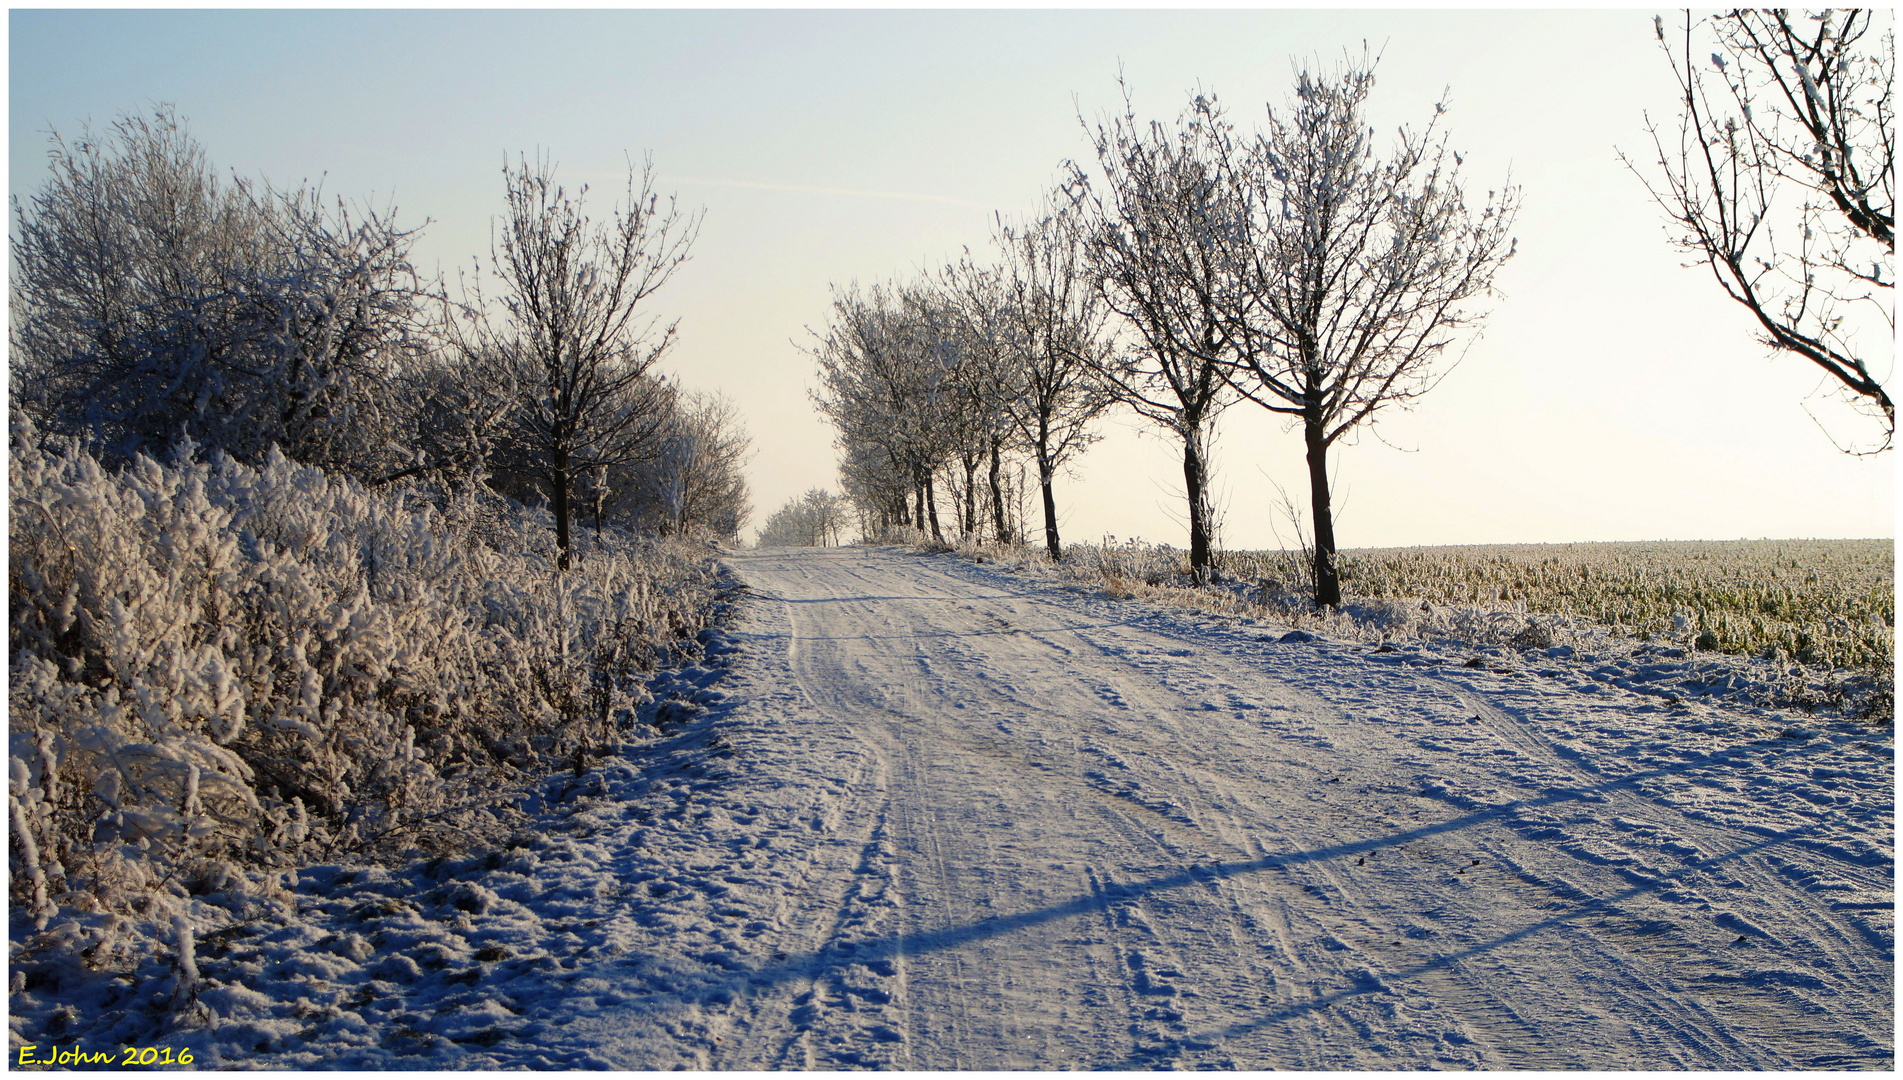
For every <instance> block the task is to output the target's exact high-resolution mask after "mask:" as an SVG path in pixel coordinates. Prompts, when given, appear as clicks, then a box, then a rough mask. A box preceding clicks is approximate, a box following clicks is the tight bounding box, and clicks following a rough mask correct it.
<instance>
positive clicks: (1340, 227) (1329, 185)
mask: <svg viewBox="0 0 1903 1080" xmlns="http://www.w3.org/2000/svg"><path fill="white" fill-rule="evenodd" d="M1373 85H1374V66H1373V64H1372V63H1371V62H1370V61H1369V60H1368V59H1367V58H1366V56H1365V55H1364V57H1363V58H1362V60H1361V61H1360V62H1359V63H1346V64H1344V65H1343V66H1342V67H1341V68H1339V69H1338V70H1336V71H1335V72H1334V73H1332V74H1325V75H1316V74H1312V73H1310V72H1308V71H1302V72H1301V73H1300V74H1299V75H1298V76H1297V79H1296V85H1295V96H1294V98H1293V100H1292V101H1291V102H1290V104H1289V106H1288V108H1287V109H1286V110H1285V111H1279V112H1278V111H1276V110H1274V109H1271V110H1270V111H1269V116H1268V128H1267V130H1266V131H1265V132H1262V133H1260V134H1259V135H1258V136H1257V137H1256V139H1255V140H1254V141H1253V143H1252V144H1251V145H1250V146H1249V147H1248V149H1247V153H1246V155H1245V156H1243V157H1242V158H1241V159H1239V160H1237V161H1235V162H1234V164H1233V166H1232V167H1231V168H1228V169H1225V170H1224V172H1225V174H1226V175H1227V176H1229V177H1231V178H1232V179H1233V180H1234V182H1236V183H1237V184H1239V186H1240V189H1239V191H1238V193H1237V201H1238V202H1239V203H1243V204H1246V205H1247V206H1248V207H1249V210H1250V213H1249V216H1248V228H1247V229H1238V230H1236V231H1235V232H1233V233H1231V234H1229V235H1230V237H1231V238H1232V239H1234V240H1237V241H1240V242H1239V243H1237V244H1236V255H1237V262H1238V263H1240V264H1241V265H1242V266H1243V267H1244V275H1245V292H1246V295H1247V304H1246V305H1245V306H1244V307H1243V308H1241V309H1240V311H1241V314H1242V315H1243V317H1242V318H1240V319H1239V320H1238V321H1237V323H1236V325H1235V327H1234V329H1233V335H1232V336H1233V339H1234V341H1235V342H1236V345H1237V348H1236V357H1237V367H1238V369H1239V370H1238V375H1239V376H1240V378H1239V379H1238V380H1237V385H1238V388H1239V390H1240V391H1241V392H1242V393H1243V394H1244V396H1246V397H1248V398H1249V399H1250V400H1251V401H1254V402H1255V403H1256V404H1258V405H1261V406H1262V407H1263V408H1265V409H1268V410H1269V411H1270V412H1272V413H1279V414H1282V415H1286V416H1290V417H1294V418H1296V419H1297V420H1298V421H1299V422H1300V424H1301V426H1302V436H1303V443H1304V445H1305V446H1306V448H1307V457H1308V479H1309V494H1310V500H1309V506H1310V510H1311V512H1312V514H1313V521H1314V531H1315V543H1314V562H1315V602H1316V603H1317V604H1321V605H1334V604H1339V603H1340V602H1341V583H1340V577H1339V575H1338V573H1337V571H1336V567H1335V528H1334V512H1333V508H1332V505H1331V500H1330V496H1329V488H1328V452H1329V450H1330V448H1332V447H1333V446H1334V445H1335V444H1336V443H1337V442H1339V441H1340V440H1341V438H1342V437H1343V436H1344V435H1347V434H1348V433H1349V432H1351V431H1354V430H1355V429H1356V428H1357V427H1359V426H1361V425H1363V424H1369V423H1372V422H1373V421H1374V420H1375V419H1376V417H1377V415H1378V414H1379V413H1380V412H1381V411H1382V410H1384V409H1387V408H1389V407H1391V406H1401V407H1404V408H1405V407H1406V406H1407V405H1408V403H1409V402H1411V401H1412V400H1413V399H1415V398H1416V397H1418V396H1420V395H1421V394H1423V393H1425V392H1426V391H1427V390H1428V389H1429V388H1430V387H1431V386H1432V385H1433V383H1434V381H1435V379H1434V377H1433V373H1432V370H1431V366H1432V363H1433V361H1434V360H1435V359H1436V358H1438V357H1439V356H1440V355H1441V354H1442V353H1443V352H1445V351H1446V349H1447V347H1448V346H1449V345H1450V344H1452V343H1453V342H1454V341H1456V340H1458V338H1459V336H1460V334H1461V332H1462V331H1463V330H1466V329H1468V328H1470V327H1472V326H1474V325H1475V324H1476V323H1477V322H1478V319H1479V315H1478V314H1477V313H1476V312H1475V311H1474V310H1473V307H1472V302H1473V301H1474V300H1475V299H1476V298H1478V297H1480V296H1481V295H1482V294H1485V293H1487V292H1488V291H1490V289H1491V288H1492V284H1493V278H1494V273H1495V271H1497V270H1498V269H1499V267H1500V265H1501V264H1502V263H1503V262H1505V261H1506V260H1507V259H1508V258H1509V257H1511V256H1512V254H1513V251H1514V243H1513V240H1512V238H1511V235H1510V229H1511V226H1512V223H1513V218H1514V215H1515V213H1516V212H1517V209H1518V206H1519V191H1518V189H1516V188H1513V187H1511V186H1507V187H1503V188H1501V189H1498V190H1496V191H1489V192H1488V193H1487V199H1486V201H1485V203H1484V204H1482V205H1481V207H1480V208H1479V209H1478V210H1477V211H1474V210H1470V209H1469V208H1468V206H1467V203H1466V197H1465V194H1464V192H1463V190H1462V184H1461V180H1460V176H1459V155H1458V154H1453V153H1451V152H1450V151H1449V150H1448V148H1447V141H1446V137H1445V135H1444V134H1440V133H1438V132H1437V126H1438V121H1439V118H1440V116H1441V115H1442V113H1443V111H1444V106H1442V105H1436V106H1435V108H1434V119H1433V120H1432V121H1430V122H1429V124H1428V126H1427V129H1426V130H1425V131H1423V132H1418V133H1417V132H1414V131H1412V130H1410V129H1407V128H1403V129H1401V131H1400V132H1399V134H1398V137H1397V141H1396V143H1395V145H1394V147H1393V150H1392V151H1391V153H1390V155H1389V157H1388V158H1387V159H1386V160H1381V159H1379V158H1377V157H1376V156H1375V153H1374V146H1373V140H1374V131H1373V129H1372V128H1370V127H1369V126H1368V125H1367V122H1366V120H1365V119H1364V116H1363V105H1364V104H1365V102H1366V100H1367V95H1368V91H1369V90H1370V89H1371V88H1372V86H1373ZM1450 158H1451V159H1452V160H1449V159H1450Z"/></svg>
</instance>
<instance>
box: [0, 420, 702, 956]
mask: <svg viewBox="0 0 1903 1080" xmlns="http://www.w3.org/2000/svg"><path fill="white" fill-rule="evenodd" d="M10 458H11V464H12V472H11V477H10V497H11V500H12V505H11V527H10V534H11V541H12V550H11V555H10V562H9V586H10V590H9V593H10V605H11V616H12V621H11V630H10V641H9V644H10V654H9V655H10V679H11V684H10V691H9V695H10V705H11V718H10V727H9V754H10V759H9V762H8V766H9V812H10V815H11V825H12V829H11V832H12V836H13V842H12V845H11V853H12V860H13V862H12V868H13V875H12V902H13V903H14V904H15V905H16V906H21V907H24V908H25V909H27V910H28V911H30V912H32V913H33V914H34V915H35V916H36V918H38V919H41V920H43V919H44V918H45V917H47V916H48V915H49V914H51V912H52V910H53V906H54V905H56V904H59V903H71V904H74V905H76V906H79V907H82V908H96V907H107V908H117V907H120V906H122V905H125V904H133V903H138V902H139V901H138V898H139V897H140V896H141V895H147V896H150V895H151V894H153V893H159V892H167V891H170V892H177V891H179V890H181V889H182V888H186V887H190V888H193V889H197V890H201V891H210V890H215V889H218V888H223V887H235V886H239V885H242V884H243V883H244V882H245V881H247V880H255V879H256V875H257V872H258V871H260V870H267V871H268V870H270V869H272V868H277V867H286V866H294V865H296V864H298V863H299V862H302V861H308V860H309V859H311V858H314V857H319V856H325V855H328V854H330V853H334V852H339V851H343V850H357V851H366V852H367V851H375V850H390V851H397V850H403V849H406V848H415V847H425V848H428V847H431V846H439V845H441V844H442V843H443V842H444V840H445V837H446V836H447V835H449V834H451V833H453V832H454V831H456V830H460V829H466V828H467V827H468V826H469V823H470V818H469V814H470V813H471V812H472V811H473V810H475V808H477V807H479V806H480V805H481V804H482V803H483V802H484V801H485V800H488V799H493V798H494V795H495V792H496V789H497V787H498V785H499V784H500V783H503V782H506V781H507V780H509V779H510V778H512V777H514V776H517V775H520V774H521V773H523V772H524V771H527V770H533V769H536V768H538V767H545V766H547V765H548V764H550V763H552V762H555V761H565V760H567V759H568V758H569V756H570V755H573V754H574V753H576V752H578V750H580V751H584V752H585V748H586V747H587V746H589V745H591V744H593V743H597V742H599V741H601V740H602V739H604V738H606V737H608V735H609V733H610V732H611V731H612V730H614V729H616V728H618V727H625V726H627V725H629V724H631V723H632V722H633V719H634V710H635V709H636V708H637V707H638V706H639V705H640V704H641V703H643V702H644V701H645V700H646V697H647V692H646V690H645V682H646V673H647V672H649V671H651V670H653V668H654V667H655V666H656V665H657V664H659V663H663V662H666V661H667V660H670V659H672V658H673V654H676V653H686V652H691V651H692V650H694V649H695V648H696V647H697V646H695V644H694V635H695V632H696V631H697V630H698V629H699V627H700V626H701V625H702V624H703V623H704V621H705V613H706V612H707V611H709V610H710V606H711V587H712V577H711V569H710V568H709V566H708V565H707V561H706V559H705V558H704V553H703V552H699V551H696V550H694V549H691V548H689V547H688V546H686V545H683V544H662V543H651V542H647V543H644V542H638V541H630V540H621V541H618V542H617V543H615V544H611V545H607V546H602V547H598V548H597V549H595V550H591V551H586V552H581V553H578V558H577V560H576V565H575V567H574V569H573V570H572V571H571V572H570V573H567V574H561V575H558V574H556V573H554V572H553V570H552V564H553V559H552V555H553V552H552V551H551V550H544V549H546V548H548V547H549V544H548V540H547V536H548V534H547V532H546V530H545V529H544V528H543V527H542V526H541V524H540V523H538V522H533V521H529V520H526V518H527V517H529V516H530V515H528V514H526V513H523V512H519V511H518V512H515V514H514V518H515V519H516V520H515V522H514V528H512V529H511V528H507V527H504V526H505V524H506V522H505V521H499V520H497V517H498V515H496V514H494V513H493V512H491V513H488V514H486V515H485V514H476V513H473V512H472V511H471V510H470V507H469V506H468V505H467V503H468V502H469V500H468V499H467V498H466V497H465V498H463V499H461V500H455V499H452V500H447V501H445V502H444V504H443V505H442V506H439V505H438V504H437V501H436V500H433V499H431V498H428V497H425V495H424V494H422V493H419V492H415V491H411V492H396V493H386V492H373V491H369V490H366V489H365V488H364V487H362V486H361V485H359V484H357V483H355V482H354V481H351V480H348V479H344V478H339V477H336V476H332V475H329V474H326V473H325V472H323V471H321V470H319V469H316V468H311V467H306V466H300V465H297V464H294V463H292V462H290V461H288V460H286V459H285V458H284V457H283V456H282V455H279V454H276V453H272V454H270V455H269V456H268V457H267V459H266V460H265V461H264V462H263V464H262V465H261V466H260V467H258V468H252V467H249V466H246V465H243V464H240V463H238V462H235V461H233V460H231V459H229V458H226V457H224V456H222V455H219V456H216V457H215V459H214V460H212V461H209V462H197V461H191V460H189V459H187V460H183V461H180V462H177V463H175V464H169V465H168V464H160V463H158V462H156V461H154V460H152V459H151V458H149V457H145V456H143V455H140V456H136V457H135V458H134V459H133V460H132V462H131V464H129V465H128V466H126V467H124V468H123V469H120V470H118V471H117V472H113V473H108V472H106V471H104V470H103V469H102V468H101V467H100V465H99V463H98V461H97V460H96V459H94V458H93V457H92V456H90V455H89V454H87V453H86V452H84V451H82V450H79V449H77V448H75V447H74V446H72V445H70V444H67V445H53V444H51V443H48V442H44V441H42V439H41V437H40V436H39V434H38V433H37V432H36V431H35V430H34V429H33V427H32V426H31V424H30V423H29V422H27V421H26V420H24V419H23V418H20V417H19V416H18V414H16V417H15V421H14V425H13V428H12V433H11V440H10ZM462 522H469V524H462ZM477 523H480V525H481V527H480V528H478V527H476V524H477Z"/></svg>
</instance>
